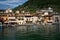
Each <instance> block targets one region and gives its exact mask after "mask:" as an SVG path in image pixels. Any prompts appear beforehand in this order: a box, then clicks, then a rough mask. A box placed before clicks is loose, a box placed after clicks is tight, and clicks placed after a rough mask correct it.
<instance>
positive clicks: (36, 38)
mask: <svg viewBox="0 0 60 40" xmlns="http://www.w3.org/2000/svg"><path fill="white" fill-rule="evenodd" d="M0 40H60V25H59V24H54V25H50V24H49V25H48V24H47V25H32V26H31V25H30V26H15V27H6V28H4V29H3V30H2V31H0Z"/></svg>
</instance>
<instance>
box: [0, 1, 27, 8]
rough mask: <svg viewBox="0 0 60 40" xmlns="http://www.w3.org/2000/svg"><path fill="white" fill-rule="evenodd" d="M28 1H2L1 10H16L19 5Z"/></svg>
mask: <svg viewBox="0 0 60 40" xmlns="http://www.w3.org/2000/svg"><path fill="white" fill-rule="evenodd" d="M26 1H27V0H0V9H6V8H7V6H8V7H10V8H14V7H16V6H18V5H22V4H23V3H25V2H26Z"/></svg>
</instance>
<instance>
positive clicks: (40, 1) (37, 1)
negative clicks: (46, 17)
mask: <svg viewBox="0 0 60 40" xmlns="http://www.w3.org/2000/svg"><path fill="white" fill-rule="evenodd" d="M46 7H52V8H54V10H55V11H58V12H60V0H28V1H27V2H26V3H24V4H23V5H19V6H18V7H16V8H14V9H13V10H14V11H15V10H26V11H30V12H35V11H36V10H38V9H42V8H46Z"/></svg>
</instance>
